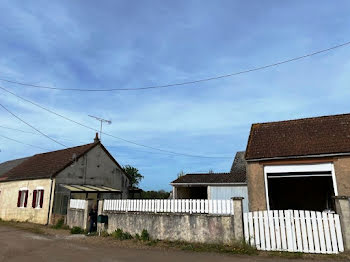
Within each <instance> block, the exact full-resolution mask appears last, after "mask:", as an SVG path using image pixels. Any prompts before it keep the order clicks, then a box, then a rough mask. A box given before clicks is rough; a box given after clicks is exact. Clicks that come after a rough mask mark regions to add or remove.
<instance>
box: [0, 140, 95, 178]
mask: <svg viewBox="0 0 350 262" xmlns="http://www.w3.org/2000/svg"><path fill="white" fill-rule="evenodd" d="M98 144H100V143H99V142H97V143H91V144H86V145H82V146H77V147H71V148H67V149H63V150H58V151H52V152H48V153H43V154H37V155H34V156H32V157H29V158H27V159H25V160H24V161H23V162H21V163H20V164H19V165H17V166H15V167H13V168H12V169H10V170H9V171H7V172H5V173H4V174H3V175H2V177H1V180H2V181H4V180H6V181H10V180H26V179H38V178H50V177H52V176H55V175H56V174H57V173H58V172H60V171H62V170H63V169H64V168H66V167H67V166H69V165H70V164H72V163H73V161H74V159H78V158H79V157H80V156H82V155H84V154H85V153H86V152H88V151H89V150H91V149H92V148H93V147H95V146H96V145H98ZM16 161H18V160H16Z"/></svg>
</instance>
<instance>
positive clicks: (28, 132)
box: [0, 125, 164, 155]
mask: <svg viewBox="0 0 350 262" xmlns="http://www.w3.org/2000/svg"><path fill="white" fill-rule="evenodd" d="M0 128H4V129H9V130H13V131H18V132H22V133H27V134H33V135H37V136H40V134H38V133H34V132H30V131H26V130H21V129H17V128H13V127H7V126H2V125H0ZM60 140H67V141H71V142H77V141H76V140H72V139H66V138H62V137H60ZM78 142H80V143H88V142H87V141H78ZM104 146H105V147H111V148H119V149H120V146H116V145H105V144H104ZM47 150H48V149H47ZM133 150H134V151H137V152H142V153H147V154H162V155H164V153H162V152H152V151H144V150H140V149H133Z"/></svg>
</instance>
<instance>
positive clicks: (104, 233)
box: [101, 230, 109, 237]
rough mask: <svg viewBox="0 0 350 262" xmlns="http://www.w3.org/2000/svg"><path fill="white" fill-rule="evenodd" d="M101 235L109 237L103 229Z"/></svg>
mask: <svg viewBox="0 0 350 262" xmlns="http://www.w3.org/2000/svg"><path fill="white" fill-rule="evenodd" d="M101 237H109V234H108V232H107V231H106V230H103V231H102V232H101Z"/></svg>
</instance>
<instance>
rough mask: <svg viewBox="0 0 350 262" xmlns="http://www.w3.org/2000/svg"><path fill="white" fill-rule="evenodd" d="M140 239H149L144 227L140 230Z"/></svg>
mask: <svg viewBox="0 0 350 262" xmlns="http://www.w3.org/2000/svg"><path fill="white" fill-rule="evenodd" d="M141 240H142V241H149V240H150V237H149V233H148V231H147V230H146V229H144V230H142V232H141Z"/></svg>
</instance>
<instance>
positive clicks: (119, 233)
mask: <svg viewBox="0 0 350 262" xmlns="http://www.w3.org/2000/svg"><path fill="white" fill-rule="evenodd" d="M112 236H113V237H114V238H116V239H119V240H126V239H132V238H133V237H132V235H131V234H130V233H129V232H123V230H122V229H120V228H118V229H117V230H116V231H114V232H113V233H112Z"/></svg>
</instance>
